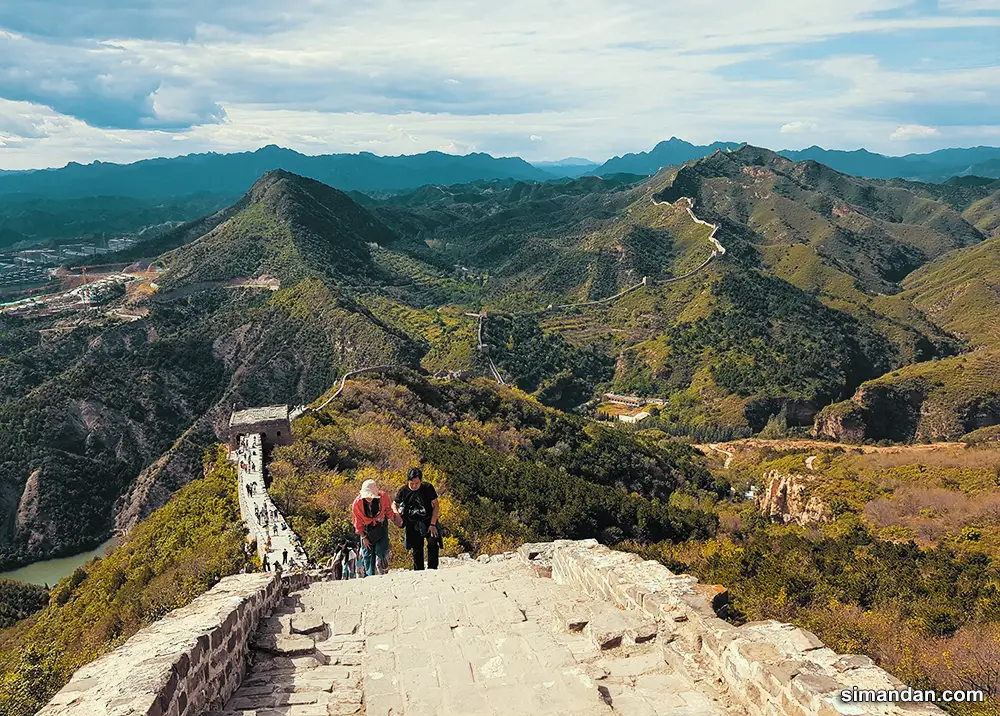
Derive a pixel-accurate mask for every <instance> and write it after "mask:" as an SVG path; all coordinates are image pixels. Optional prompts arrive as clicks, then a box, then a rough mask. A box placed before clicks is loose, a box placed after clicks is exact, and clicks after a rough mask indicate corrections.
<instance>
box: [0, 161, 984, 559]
mask: <svg viewBox="0 0 1000 716" xmlns="http://www.w3.org/2000/svg"><path fill="white" fill-rule="evenodd" d="M995 191H996V188H995V187H993V186H992V185H991V183H989V182H981V181H972V180H964V181H956V182H952V183H951V184H949V185H933V186H932V185H923V184H914V183H911V182H901V181H898V180H893V181H874V180H863V179H858V178H856V177H850V176H847V175H844V174H841V173H838V172H835V171H833V170H831V169H829V168H827V167H824V166H822V165H819V164H817V163H815V162H811V161H810V162H792V161H790V160H788V159H786V158H784V157H782V156H780V155H778V154H776V153H774V152H769V151H768V150H764V149H760V148H756V147H747V146H744V147H742V148H739V149H736V150H735V151H732V152H717V153H715V154H712V155H710V156H708V157H705V158H702V159H696V160H694V161H692V162H689V163H688V164H686V165H684V166H682V167H679V168H674V169H669V170H664V171H663V172H660V173H659V174H657V175H656V176H654V177H651V178H648V179H642V178H641V177H636V176H634V175H632V176H624V175H622V176H615V177H582V178H579V179H568V180H564V181H560V182H545V183H537V182H535V183H529V182H522V181H516V180H510V179H505V180H502V181H499V182H475V183H472V184H465V185H456V186H450V187H445V186H440V185H433V186H425V187H422V188H420V189H417V190H415V191H412V192H408V193H404V194H396V195H393V196H381V197H377V198H369V199H368V200H367V201H365V202H363V203H364V204H365V205H364V206H362V205H361V204H360V203H358V202H357V201H355V200H354V198H355V197H352V196H351V195H348V194H346V193H344V192H342V191H339V190H336V189H333V188H331V187H329V186H326V185H324V184H322V183H320V182H317V181H315V180H312V179H307V178H304V177H300V176H296V175H293V174H291V173H289V172H285V171H274V172H269V173H267V174H265V175H264V176H263V177H261V178H260V179H259V180H258V181H257V182H256V183H255V184H254V185H253V187H251V189H250V191H249V192H248V193H247V194H246V195H245V196H244V197H243V198H241V199H240V200H239V201H237V202H236V203H235V204H234V205H233V206H231V207H229V208H228V209H225V210H223V211H221V212H217V213H216V214H214V215H212V216H209V217H206V218H205V219H202V220H198V221H194V222H190V223H189V224H186V225H184V226H182V227H179V228H178V229H176V230H174V231H173V232H169V233H168V234H164V235H161V236H158V237H156V238H155V239H153V240H151V241H149V242H145V243H144V244H139V245H137V246H135V247H133V249H130V251H131V252H132V253H131V256H132V257H140V256H145V257H147V258H155V265H157V266H160V267H162V268H163V269H164V273H163V275H162V276H161V277H160V279H159V282H160V283H161V290H160V292H159V293H158V294H155V295H153V296H152V297H149V298H144V299H139V301H140V303H139V304H138V305H139V306H141V307H145V308H148V309H149V315H148V317H146V318H145V319H143V320H141V321H139V322H135V323H129V324H117V323H114V322H107V321H105V322H103V323H102V322H100V321H97V322H91V323H89V324H87V325H83V326H80V327H76V328H73V329H72V330H68V331H67V330H64V329H62V328H60V329H59V330H50V329H55V328H58V327H59V326H61V325H62V324H60V323H59V321H60V319H59V318H58V317H42V318H37V319H17V318H10V317H3V318H2V320H3V321H4V328H5V330H4V332H3V339H2V340H0V376H2V377H3V381H2V384H3V390H2V391H0V428H2V432H0V434H2V436H3V437H2V441H3V442H2V445H0V448H2V451H0V454H2V455H3V458H2V459H0V478H2V485H3V486H4V487H3V491H2V493H0V497H2V500H0V504H2V507H3V518H4V521H3V531H2V533H0V547H2V550H3V556H4V560H5V562H6V563H7V564H15V563H19V562H23V561H25V560H30V559H38V558H40V557H43V556H48V555H56V554H65V553H68V552H72V551H75V550H78V549H81V548H84V547H86V546H90V545H93V544H96V543H97V542H99V541H100V539H101V538H102V537H103V536H104V535H105V534H107V532H108V530H110V529H111V526H112V524H117V525H119V526H127V525H130V524H133V523H134V522H135V520H137V519H139V518H141V517H142V516H143V515H145V514H148V513H149V511H150V510H151V509H153V508H154V507H155V506H157V505H159V504H163V502H164V500H166V499H167V497H168V496H169V495H170V494H171V493H172V492H173V491H174V490H176V489H177V488H178V487H179V486H181V485H183V484H184V483H186V482H187V481H188V480H190V479H191V477H192V475H193V474H196V472H197V467H196V466H197V464H198V460H199V459H200V454H201V451H202V450H203V449H204V447H205V445H207V444H209V443H210V442H212V441H213V440H214V439H216V437H217V436H220V435H222V434H223V431H224V426H225V421H226V417H227V415H228V412H229V410H231V408H232V406H233V405H234V404H236V405H260V404H269V403H291V404H301V403H307V402H309V401H311V400H313V399H315V398H316V397H317V396H319V395H320V394H321V393H322V392H323V391H325V390H326V388H327V386H329V385H330V384H331V383H332V382H333V381H334V380H335V379H336V377H337V376H338V375H340V374H342V373H343V372H344V371H345V370H348V369H350V368H356V367H362V366H366V365H375V364H385V363H390V364H396V365H401V366H408V367H411V368H414V369H419V370H424V371H428V372H434V371H438V370H451V371H456V370H468V371H472V372H473V373H474V374H478V375H482V376H487V375H488V370H487V366H486V361H485V358H484V356H483V355H482V354H481V353H479V352H478V351H477V350H476V325H477V324H476V321H475V319H470V318H469V317H468V316H466V315H464V314H465V313H466V312H478V311H479V310H481V309H484V308H485V309H486V310H487V311H490V312H493V314H494V315H491V316H490V317H489V318H487V319H486V321H485V325H484V329H485V334H486V338H487V344H488V345H489V348H490V354H491V357H492V358H493V360H494V361H495V362H496V364H497V365H498V366H499V367H500V370H501V373H502V374H503V375H504V376H505V377H506V378H507V379H508V380H509V381H510V382H512V383H513V384H515V385H517V386H519V387H520V388H522V389H523V390H525V391H527V392H529V393H531V394H533V395H534V396H535V397H536V398H537V399H539V400H541V401H542V402H544V403H547V404H549V405H553V406H557V407H559V408H563V409H572V408H575V407H576V406H578V405H580V404H582V403H585V402H587V401H589V400H590V399H591V398H593V397H594V396H595V395H598V394H600V393H601V392H602V391H604V390H608V389H614V390H617V391H622V392H635V393H638V394H643V395H656V396H659V397H662V398H664V399H665V401H666V405H665V406H664V408H663V410H662V411H661V415H660V417H659V418H658V424H659V425H660V427H661V428H662V429H664V430H666V431H668V432H671V433H677V434H684V435H689V436H692V435H698V436H705V437H711V436H713V435H734V434H737V435H739V434H750V433H751V432H756V431H759V430H761V429H762V428H763V427H764V425H766V424H767V423H768V422H769V421H770V420H771V419H772V418H777V417H779V416H780V417H781V419H782V420H784V421H785V423H786V424H787V425H789V426H796V425H798V426H803V427H805V426H809V425H811V424H812V421H813V417H814V416H815V415H816V414H817V412H818V411H821V410H822V409H823V408H824V406H828V405H830V404H831V403H835V405H838V406H841V407H834V408H829V409H828V410H827V415H829V414H830V412H831V411H832V412H833V413H835V414H839V413H845V412H846V413H850V412H851V410H853V408H851V407H850V405H847V404H844V403H836V402H835V401H843V400H845V399H848V398H850V397H851V396H852V395H856V394H857V392H858V391H859V390H861V391H862V394H864V391H865V390H867V389H866V388H865V386H868V385H874V384H876V383H878V381H890V378H891V375H892V371H900V375H902V376H904V379H905V377H906V376H907V375H909V373H908V371H909V372H912V373H913V374H914V375H915V376H917V377H916V378H915V379H914V380H918V382H920V385H926V386H929V387H928V388H927V390H925V391H924V393H926V394H927V395H931V394H933V395H938V394H940V395H944V396H946V397H945V398H942V399H941V400H940V401H938V404H939V405H940V406H941V408H940V411H941V415H942V417H941V420H940V421H939V423H940V424H941V425H948V426H951V427H948V428H947V429H943V428H942V429H941V430H936V429H935V430H930V431H929V432H928V431H926V430H916V429H915V430H913V431H911V432H905V431H904V433H903V434H902V435H903V439H907V436H910V437H913V436H925V435H931V436H939V435H940V436H953V435H954V433H955V431H956V430H965V429H966V428H969V427H970V426H976V427H978V426H980V425H982V424H986V423H989V422H990V421H991V420H993V418H992V417H990V416H992V415H993V413H992V412H991V410H992V409H991V408H989V405H990V404H991V403H990V400H992V398H991V397H990V396H991V395H993V393H991V392H990V391H991V390H992V388H990V386H989V384H987V383H982V389H980V387H977V385H976V384H975V382H974V381H969V380H961V379H960V378H957V377H953V376H958V375H959V374H958V372H957V371H952V373H951V374H945V373H942V372H943V371H944V370H945V368H946V367H947V366H950V365H953V364H954V362H958V361H968V362H969V363H968V365H969V370H968V373H967V375H980V374H982V375H985V374H987V373H988V370H989V368H990V366H992V363H990V362H989V360H988V357H987V356H986V354H982V355H981V354H980V353H979V351H978V348H977V350H974V351H972V352H969V349H970V348H974V347H978V346H983V347H989V346H991V345H993V340H994V339H993V338H992V334H990V333H989V331H991V330H992V329H991V326H994V325H996V322H991V319H989V316H992V314H991V313H989V312H988V310H987V309H988V306H989V303H990V300H991V296H992V293H990V291H992V288H995V284H996V279H995V278H994V277H993V275H992V273H989V272H983V271H982V270H981V269H982V267H983V266H985V265H986V262H987V261H992V255H993V247H994V243H995V242H994V240H985V236H986V233H985V232H984V231H983V230H982V229H981V228H978V227H977V226H976V225H973V223H970V217H971V218H973V219H974V218H976V217H980V218H981V216H982V215H983V214H984V213H986V214H988V211H989V208H988V207H987V210H986V211H985V212H982V211H981V205H980V204H979V202H983V201H984V200H985V201H987V203H988V202H989V201H991V200H992V199H991V197H992V196H993V194H994V193H995ZM681 197H690V198H691V199H692V200H693V202H694V211H695V213H696V215H697V216H698V217H699V218H701V219H704V220H706V221H708V222H711V223H714V224H718V226H719V230H718V234H717V238H718V240H719V241H721V242H722V244H723V245H724V246H725V247H726V254H725V256H724V257H723V258H717V259H716V260H714V261H712V262H709V263H707V264H706V263H705V262H706V259H708V258H709V256H710V255H711V252H712V251H713V248H714V247H713V246H712V244H710V243H709V241H708V238H709V235H710V234H711V228H710V227H708V226H706V225H704V224H701V223H698V222H696V221H694V220H693V219H692V217H691V215H690V214H689V212H688V210H687V208H686V206H684V205H683V204H681V203H677V200H678V199H680V198H681ZM357 198H361V197H357ZM654 198H655V199H656V200H657V201H661V202H663V201H670V202H675V203H673V204H669V203H659V204H657V203H654V201H653V199H654ZM969 211H972V212H973V215H969V214H967V212H969ZM697 267H701V268H700V270H699V271H697V272H696V273H694V274H692V275H690V276H687V278H685V279H684V280H682V281H676V282H670V283H662V284H655V285H650V286H647V287H645V288H643V289H641V290H638V291H635V292H633V293H630V294H628V295H627V296H624V297H622V298H621V299H619V300H616V301H615V302H612V303H610V304H601V305H598V306H595V307H590V308H582V309H572V308H571V309H566V310H560V311H553V312H548V313H534V314H532V313H530V312H532V311H538V310H539V309H543V308H545V307H546V306H547V305H549V304H556V305H558V304H562V303H575V302H582V301H592V300H595V299H602V298H605V297H608V296H612V295H615V294H617V293H618V292H620V291H621V290H622V289H624V288H626V287H628V286H632V285H634V284H636V283H638V282H639V281H641V280H642V279H643V277H649V278H650V279H652V280H663V279H670V278H672V277H678V276H686V275H687V274H689V273H690V272H691V271H692V270H693V269H695V268H697ZM261 275H268V276H272V277H275V278H278V279H280V281H281V288H280V290H278V291H276V292H274V293H271V292H266V291H260V290H253V289H233V288H231V287H229V288H227V287H225V286H223V285H222V284H223V283H225V282H226V281H228V280H230V279H233V278H244V277H245V278H253V277H256V276H261ZM980 278H984V279H986V280H985V282H984V284H983V285H985V288H983V285H980V284H977V283H976V282H977V280H978V279H980ZM958 285H961V286H962V287H963V288H962V289H961V290H962V291H963V294H962V295H963V296H964V297H965V298H963V299H962V301H965V303H962V301H957V302H956V300H957V299H955V295H956V294H955V289H954V287H955V286H958ZM964 306H970V307H971V306H982V307H983V311H986V312H985V313H983V314H982V316H981V317H979V314H977V317H974V318H970V319H969V321H968V325H964V324H963V323H962V320H961V317H962V316H968V315H969V310H966V309H965V308H964ZM990 310H991V309H990ZM525 311H527V312H528V313H526V314H524V315H519V316H513V317H505V316H503V315H501V314H503V313H507V314H518V313H519V312H525ZM977 330H978V331H979V333H976V331H977ZM42 331H45V332H44V333H43V332H42ZM980 334H982V335H980ZM938 358H940V359H941V360H934V359H938ZM983 361H985V362H983ZM973 364H975V366H979V365H981V366H982V368H976V367H975V366H974V365H973ZM937 366H941V368H937ZM936 371H937V372H936ZM977 371H978V372H977ZM938 373H942V374H941V375H938ZM892 380H896V379H894V378H893V379H892ZM873 381H874V382H875V383H873ZM928 381H930V383H928ZM934 381H937V382H940V383H942V386H943V391H944V392H941V390H938V388H935V385H936V383H935V382H934ZM890 382H891V381H890ZM897 382H898V381H897ZM904 382H905V380H904ZM952 385H954V386H955V387H954V389H953V388H952V387H949V386H952ZM959 385H961V386H964V387H961V389H959ZM922 390H923V389H922ZM935 391H937V392H935ZM869 394H871V395H875V393H871V391H869ZM879 395H882V396H883V397H880V398H879V401H881V402H880V403H878V404H879V405H882V404H883V403H885V401H889V402H890V403H891V402H893V401H903V402H906V401H909V403H907V404H909V405H911V406H912V400H910V398H912V396H913V395H915V393H914V392H913V391H912V390H910V389H909V388H906V389H896V388H893V390H889V391H887V392H884V393H880V394H879ZM956 395H959V396H962V397H960V399H958V398H956V399H953V397H954V396H956ZM976 401H979V402H978V403H976ZM900 405H902V403H900ZM976 405H978V406H980V407H975V406H976ZM963 406H964V407H963ZM970 406H971V407H970ZM865 409H867V408H865ZM900 410H904V408H903V407H901V408H900ZM905 410H909V408H905ZM905 410H904V412H905ZM954 410H958V411H959V412H961V411H965V413H963V415H964V414H966V413H967V414H968V415H971V416H973V417H971V418H968V419H966V418H963V417H962V416H961V415H958V414H957V413H954V412H953V411H954ZM838 411H839V413H838ZM949 411H952V412H949ZM977 416H978V417H977ZM998 420H1000V418H998ZM901 424H902V423H901ZM826 425H827V423H826V422H824V423H822V425H820V426H819V427H824V426H826ZM832 430H833V432H834V433H836V432H837V430H836V429H835V428H832ZM840 436H842V437H852V438H856V439H865V438H868V437H874V435H867V434H865V433H864V431H861V433H858V432H857V431H855V432H854V433H850V434H849V433H848V432H843V431H841V433H840ZM69 505H72V506H73V508H72V510H70V508H69V507H68V506H69ZM111 505H115V508H114V509H113V510H112V509H111V507H110V506H111Z"/></svg>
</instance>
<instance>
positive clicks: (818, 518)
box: [758, 470, 831, 526]
mask: <svg viewBox="0 0 1000 716" xmlns="http://www.w3.org/2000/svg"><path fill="white" fill-rule="evenodd" d="M764 478H765V479H766V480H767V487H766V488H765V489H764V493H763V494H762V495H761V496H760V497H759V498H758V504H759V507H760V513H761V514H762V515H763V516H764V517H767V518H768V519H770V520H773V521H775V522H782V523H784V524H791V523H795V524H797V525H802V526H805V525H809V524H815V523H817V522H829V521H830V517H831V516H830V508H829V507H827V505H826V503H824V502H823V500H821V499H820V498H819V496H818V495H810V494H809V492H810V487H811V486H812V485H813V484H814V483H815V481H816V478H814V477H812V476H810V475H801V474H784V473H780V472H778V471H776V470H775V471H772V472H769V473H767V475H765V476H764Z"/></svg>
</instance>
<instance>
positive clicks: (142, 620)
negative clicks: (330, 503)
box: [0, 451, 249, 716]
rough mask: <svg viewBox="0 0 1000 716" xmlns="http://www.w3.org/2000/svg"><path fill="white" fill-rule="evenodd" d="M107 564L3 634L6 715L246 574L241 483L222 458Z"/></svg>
mask: <svg viewBox="0 0 1000 716" xmlns="http://www.w3.org/2000/svg"><path fill="white" fill-rule="evenodd" d="M206 460H207V462H206V475H205V477H204V478H202V479H199V480H195V481H193V482H192V483H191V484H189V485H188V486H187V487H185V488H183V489H181V490H180V491H178V492H177V494H175V495H174V496H173V498H172V499H171V500H170V501H169V502H168V503H167V504H166V505H165V506H164V507H162V508H161V509H159V510H157V511H156V512H154V513H153V514H152V515H151V516H150V517H149V519H147V520H145V521H144V522H142V523H140V524H139V525H137V526H136V527H135V529H134V530H132V531H131V532H130V533H129V535H128V537H126V538H125V539H124V541H123V542H122V543H121V544H120V545H119V546H118V547H117V548H116V549H115V550H114V551H113V552H112V553H111V554H110V555H108V556H107V557H105V558H104V559H96V560H94V561H92V562H90V563H88V564H87V565H86V566H84V567H81V568H79V569H77V570H76V572H74V574H73V575H71V576H70V577H67V578H66V579H64V580H62V581H61V582H59V584H57V585H55V586H54V587H53V588H52V590H51V600H50V602H49V605H48V606H47V607H45V608H44V609H43V610H42V611H41V612H39V613H38V614H36V615H35V616H32V617H30V618H29V619H26V620H24V621H21V622H19V623H17V624H16V625H14V626H13V627H10V628H9V629H5V630H2V631H0V712H2V713H4V714H7V715H9V716H29V715H30V714H33V713H34V712H35V711H36V710H37V709H38V708H39V707H40V706H42V705H43V704H44V703H45V702H46V701H47V700H48V699H49V698H50V697H51V696H52V695H53V694H54V693H55V692H56V691H57V690H58V689H59V688H60V687H61V686H62V685H63V684H64V683H65V682H66V681H68V680H69V677H70V676H71V675H72V673H73V672H74V671H75V670H76V669H78V668H79V667H80V666H82V665H83V664H86V663H87V662H89V661H92V660H93V659H95V658H97V657H98V656H100V655H101V654H104V653H107V652H108V651H111V650H112V649H114V648H115V647H116V646H118V645H119V644H121V643H122V642H124V641H125V640H126V639H128V637H130V636H131V635H132V634H134V633H135V632H137V631H138V630H139V629H141V628H142V627H143V626H145V625H147V624H149V623H151V622H153V621H155V620H157V619H158V618H160V617H162V616H163V615H164V614H166V613H167V612H168V611H170V610H172V609H175V608H177V607H180V606H183V605H185V604H188V603H189V602H190V601H191V600H193V599H194V598H195V597H196V596H198V595H199V594H201V593H203V592H205V591H207V590H208V589H209V588H211V586H212V585H213V584H215V583H216V582H217V581H218V580H219V579H221V578H222V577H224V576H226V575H229V574H235V573H238V572H239V571H240V569H242V568H243V567H245V566H249V565H248V563H247V562H246V561H245V557H244V554H243V546H244V536H245V533H244V529H243V524H242V522H241V521H240V519H239V505H238V503H237V497H236V475H235V470H234V469H233V467H232V466H231V465H230V464H228V463H227V462H225V458H224V452H222V451H219V452H218V453H217V454H216V455H215V456H213V457H212V458H206Z"/></svg>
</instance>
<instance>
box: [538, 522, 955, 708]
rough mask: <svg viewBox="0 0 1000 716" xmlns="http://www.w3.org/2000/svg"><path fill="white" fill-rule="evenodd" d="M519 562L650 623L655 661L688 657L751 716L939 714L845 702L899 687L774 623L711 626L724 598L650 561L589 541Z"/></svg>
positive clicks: (553, 547)
mask: <svg viewBox="0 0 1000 716" xmlns="http://www.w3.org/2000/svg"><path fill="white" fill-rule="evenodd" d="M520 556H521V558H522V559H523V560H524V561H525V562H527V563H528V564H529V565H531V566H532V567H533V568H534V570H535V572H536V573H538V574H539V575H541V576H549V575H551V577H552V578H553V579H554V580H556V581H557V582H559V583H560V584H568V585H571V586H574V587H576V588H577V589H581V590H583V591H585V592H586V593H587V594H589V595H590V596H593V597H597V598H602V599H606V600H608V601H609V602H612V603H614V604H617V605H618V606H619V607H620V608H622V609H629V610H639V611H643V612H646V613H647V614H649V615H650V616H652V617H654V618H655V619H656V620H657V622H658V623H659V625H660V628H659V631H660V634H661V635H663V636H665V637H666V638H664V639H663V641H664V644H665V645H664V658H665V659H666V660H668V661H670V662H671V665H672V666H674V667H675V668H677V669H682V670H683V669H685V661H686V660H688V659H697V660H698V661H699V662H700V663H701V664H702V665H704V666H705V667H707V668H708V670H709V671H712V672H714V673H716V674H718V675H719V678H720V679H721V680H722V683H723V684H724V686H725V687H726V689H727V690H728V691H729V692H730V693H731V694H732V695H733V696H734V697H736V698H737V699H738V700H739V701H741V702H743V703H744V704H745V705H746V707H747V709H748V710H749V712H750V713H752V714H756V715H757V716H773V715H775V714H777V715H779V716H805V715H810V716H811V715H814V714H815V715H818V716H833V715H834V714H861V713H864V714H880V715H882V716H904V714H905V715H906V716H922V715H927V716H929V715H931V714H938V715H940V714H943V712H942V711H941V710H940V709H938V708H937V707H936V706H933V705H930V704H919V703H907V704H891V703H865V704H849V703H844V702H842V701H841V699H840V692H841V691H843V690H847V689H851V688H858V689H875V690H894V689H896V690H900V689H905V688H906V687H905V686H904V684H903V683H902V682H900V681H899V680H898V679H896V678H895V677H893V676H891V675H890V674H889V673H888V672H886V671H884V670H883V669H881V668H879V667H878V666H876V665H875V663H874V662H873V661H872V660H871V659H869V658H868V657H867V656H845V655H840V654H837V653H836V652H834V651H833V650H832V649H829V648H827V647H826V646H825V645H824V644H823V642H821V641H820V640H819V638H818V637H817V636H816V635H815V634H812V633H811V632H808V631H805V630H804V629H800V628H798V627H795V626H792V625H791V624H782V623H780V622H776V621H763V622H751V623H748V624H744V625H743V626H739V627H737V626H734V625H733V624H730V623H729V622H727V621H725V620H723V619H720V618H719V616H718V615H719V613H720V612H721V613H724V610H725V605H726V601H727V595H726V591H725V589H724V588H722V587H720V586H718V585H704V584H700V583H699V582H698V579H697V578H696V577H692V576H690V575H686V574H674V573H673V572H671V571H670V570H669V569H667V568H666V567H664V566H663V565H662V564H660V563H659V562H655V561H651V560H643V559H642V558H641V557H639V556H638V555H635V554H631V553H627V552H617V551H614V550H611V549H609V548H607V547H605V546H603V545H600V544H598V543H597V541H596V540H580V541H571V540H556V541H555V542H545V543H537V544H527V545H524V546H523V547H521V549H520Z"/></svg>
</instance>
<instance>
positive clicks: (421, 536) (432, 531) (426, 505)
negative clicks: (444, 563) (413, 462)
mask: <svg viewBox="0 0 1000 716" xmlns="http://www.w3.org/2000/svg"><path fill="white" fill-rule="evenodd" d="M423 477H424V476H423V473H422V472H421V471H420V468H419V467H413V468H410V471H409V472H407V473H406V484H405V485H403V486H402V487H401V488H399V492H397V493H396V499H395V500H394V501H393V503H392V509H393V512H395V513H396V514H397V515H399V516H400V517H401V518H402V520H403V529H404V530H405V535H406V542H405V544H406V549H408V550H410V551H411V552H412V553H413V569H415V570H421V569H423V568H424V540H426V541H427V567H428V568H429V569H437V568H438V547H439V546H440V544H441V535H440V532H439V527H438V513H439V508H438V496H437V491H436V490H435V489H434V485H432V484H430V483H429V482H424V481H423Z"/></svg>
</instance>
